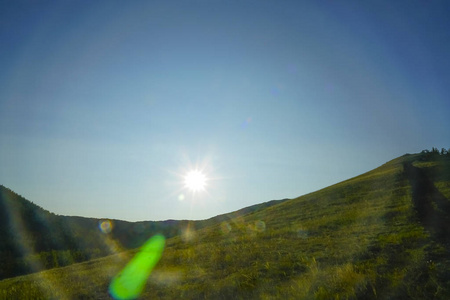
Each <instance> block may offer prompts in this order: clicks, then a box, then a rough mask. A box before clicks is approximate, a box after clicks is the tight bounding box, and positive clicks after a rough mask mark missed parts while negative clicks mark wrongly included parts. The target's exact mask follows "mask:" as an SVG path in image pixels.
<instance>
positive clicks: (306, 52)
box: [0, 1, 450, 221]
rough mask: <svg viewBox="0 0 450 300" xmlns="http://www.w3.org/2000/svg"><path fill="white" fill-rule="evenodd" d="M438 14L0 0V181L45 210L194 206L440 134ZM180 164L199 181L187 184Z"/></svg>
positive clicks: (425, 5)
mask: <svg viewBox="0 0 450 300" xmlns="http://www.w3.org/2000/svg"><path fill="white" fill-rule="evenodd" d="M393 2H395V3H393ZM449 15H450V3H449V2H448V1H364V3H362V2H361V1H283V2H281V1H128V2H123V1H2V2H1V3H0V65H1V68H0V166H1V167H0V184H3V185H4V186H7V187H8V188H10V189H12V190H14V191H15V192H17V193H19V194H21V195H23V196H24V197H26V198H27V199H29V200H31V201H33V202H34V203H36V204H38V205H40V206H42V207H44V208H45V209H47V210H50V211H52V212H55V213H57V214H63V215H80V216H86V217H98V218H100V217H108V218H115V219H124V220H130V221H137V220H164V219H205V218H209V217H213V216H215V215H217V214H221V213H226V212H230V211H233V210H237V209H240V208H242V207H245V206H249V205H252V204H256V203H261V202H265V201H269V200H272V199H283V198H294V197H297V196H300V195H303V194H306V193H309V192H313V191H315V190H318V189H321V188H324V187H326V186H329V185H331V184H334V183H337V182H339V181H342V180H345V179H348V178H350V177H353V176H356V175H359V174H361V173H364V172H366V171H369V170H371V169H373V168H375V167H377V166H379V165H381V164H383V163H385V162H386V161H388V160H390V159H393V158H395V157H397V156H400V155H403V154H405V153H415V152H420V151H421V150H423V149H430V148H431V147H438V148H441V147H445V148H449V147H450V130H449V128H450V118H449V115H450V113H449V112H450V31H449V30H448V29H449V28H450V18H449V17H448V16H449ZM193 168H199V169H202V170H203V171H204V173H205V175H206V176H207V177H208V179H209V180H208V182H207V186H206V191H203V192H197V193H196V194H195V195H194V194H193V193H192V192H190V191H188V190H186V188H184V186H183V176H184V174H186V173H187V172H188V171H189V170H191V169H193ZM181 195H183V196H181Z"/></svg>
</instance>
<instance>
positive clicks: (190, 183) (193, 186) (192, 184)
mask: <svg viewBox="0 0 450 300" xmlns="http://www.w3.org/2000/svg"><path fill="white" fill-rule="evenodd" d="M184 186H185V187H187V188H188V189H190V190H191V191H193V192H198V191H203V190H204V189H205V186H206V176H205V175H204V174H203V173H202V172H201V171H199V170H192V171H190V172H188V173H187V174H186V176H185V177H184Z"/></svg>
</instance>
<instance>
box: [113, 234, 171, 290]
mask: <svg viewBox="0 0 450 300" xmlns="http://www.w3.org/2000/svg"><path fill="white" fill-rule="evenodd" d="M164 245H165V238H164V236H162V235H155V236H154V237H152V238H151V239H149V240H148V241H147V242H146V243H145V244H144V245H143V246H142V248H141V250H140V251H139V253H138V254H136V256H135V257H134V258H133V259H132V260H131V261H130V262H129V263H128V264H127V265H126V266H125V268H124V269H123V270H122V271H121V272H120V273H119V274H117V276H116V277H114V278H113V280H112V281H111V285H110V286H109V292H110V294H111V296H113V298H114V299H136V298H137V297H138V296H139V295H140V294H141V293H142V290H143V289H144V286H145V283H146V281H147V278H148V276H149V275H150V273H151V272H152V270H153V268H154V267H155V266H156V264H157V263H158V261H159V259H160V258H161V255H162V252H163V250H164Z"/></svg>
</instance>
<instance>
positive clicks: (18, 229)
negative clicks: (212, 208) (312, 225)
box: [0, 185, 276, 279]
mask: <svg viewBox="0 0 450 300" xmlns="http://www.w3.org/2000/svg"><path fill="white" fill-rule="evenodd" d="M275 203H276V201H271V202H266V203H262V204H257V205H253V206H250V207H247V208H244V209H241V210H239V211H236V212H233V213H229V214H224V215H221V216H217V217H214V218H211V219H208V220H203V221H187V220H180V221H178V220H167V221H143V222H126V221H121V220H105V219H95V218H83V217H68V216H58V215H55V214H53V213H51V212H49V211H47V210H44V209H43V208H41V207H39V206H37V205H35V204H34V203H32V202H30V201H28V200H26V199H25V198H23V197H22V196H20V195H18V194H16V193H14V192H13V191H11V190H9V189H8V188H6V187H4V186H1V185H0V238H1V239H0V279H2V278H7V277H12V276H17V275H21V274H27V273H30V272H36V271H41V270H44V269H48V268H53V267H58V266H66V265H70V264H72V263H74V262H81V261H85V260H89V259H92V258H98V257H102V256H106V255H110V254H113V253H116V252H117V251H122V250H126V249H133V248H136V247H139V246H140V245H142V243H143V242H144V241H146V240H147V239H148V238H149V237H150V236H152V235H154V234H156V233H162V234H163V235H164V236H166V237H167V238H170V237H174V236H176V235H178V234H180V232H184V231H185V229H186V228H188V227H189V228H190V229H192V230H198V229H201V228H203V227H205V226H209V225H211V224H214V223H216V222H219V221H220V220H224V219H229V218H232V217H236V216H238V215H243V214H245V213H250V212H253V211H257V210H259V209H262V208H264V207H267V206H270V205H273V204H275ZM102 222H106V225H107V228H105V229H107V230H106V231H105V230H104V231H102V230H101V224H102Z"/></svg>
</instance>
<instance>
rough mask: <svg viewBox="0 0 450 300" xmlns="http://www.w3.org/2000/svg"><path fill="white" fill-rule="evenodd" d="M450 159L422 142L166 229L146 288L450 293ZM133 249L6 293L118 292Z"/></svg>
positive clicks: (228, 294)
mask: <svg viewBox="0 0 450 300" xmlns="http://www.w3.org/2000/svg"><path fill="white" fill-rule="evenodd" d="M449 196H450V159H449V157H448V156H444V155H435V154H433V155H431V154H426V153H425V154H414V155H405V156H402V157H400V158H397V159H394V160H392V161H390V162H388V163H386V164H384V165H383V166H381V167H379V168H377V169H375V170H373V171H370V172H368V173H365V174H363V175H360V176H358V177H355V178H352V179H349V180H347V181H344V182H341V183H339V184H336V185H333V186H330V187H328V188H325V189H322V190H320V191H317V192H314V193H311V194H308V195H305V196H302V197H299V198H296V199H291V200H287V201H283V202H281V203H278V204H275V205H272V206H268V207H264V208H262V209H256V210H252V211H250V212H247V213H246V214H241V215H237V216H233V215H232V214H230V215H227V216H226V217H221V218H219V219H216V222H212V221H210V224H208V226H206V227H203V228H201V229H196V228H195V226H190V223H186V224H185V227H184V228H183V229H182V230H181V234H180V235H178V236H175V237H173V238H170V239H168V240H167V246H166V249H165V251H164V253H163V256H162V259H161V261H160V262H159V264H158V265H157V267H156V269H155V270H154V272H153V273H152V274H151V275H150V278H149V280H148V282H147V287H146V289H145V291H144V293H143V294H142V298H143V299H146V298H161V299H181V298H186V299H203V298H207V299H249V298H255V299H273V298H278V299H302V298H303V299H354V298H358V299H450V233H449V225H448V224H450V222H449V216H450V208H449V207H450V202H449ZM135 252H136V251H135V250H131V251H128V252H122V253H119V254H117V255H112V256H108V257H105V258H102V259H98V260H92V261H89V262H84V263H80V264H75V265H72V266H69V267H65V268H56V269H52V270H48V271H44V272H40V273H37V274H32V275H26V276H21V277H16V278H10V279H5V280H3V281H0V298H1V297H5V298H34V299H39V298H42V299H47V298H54V299H74V298H79V299H80V298H83V299H109V295H108V285H109V282H110V281H111V278H112V277H113V276H114V275H115V274H117V272H118V271H119V270H120V269H121V268H122V267H123V266H124V265H125V264H126V262H127V261H128V260H129V259H130V258H131V257H132V255H133V254H134V253H135Z"/></svg>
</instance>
